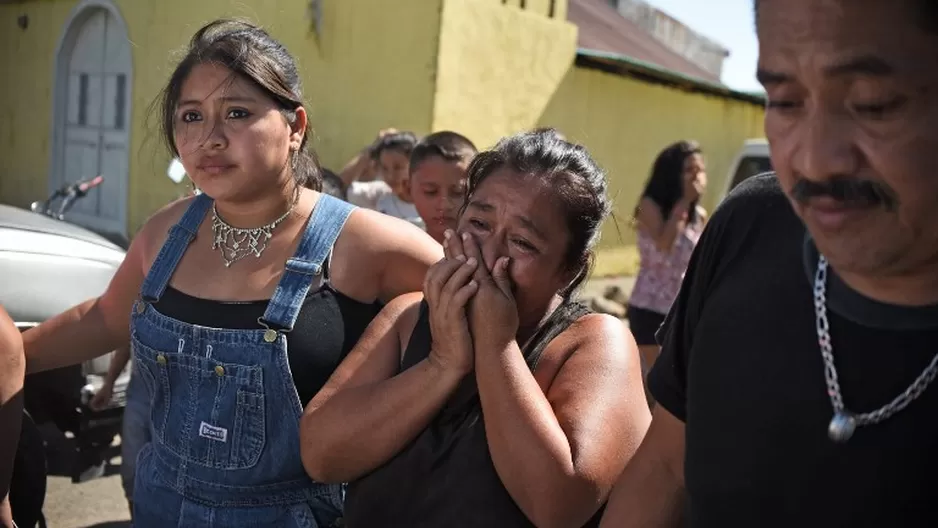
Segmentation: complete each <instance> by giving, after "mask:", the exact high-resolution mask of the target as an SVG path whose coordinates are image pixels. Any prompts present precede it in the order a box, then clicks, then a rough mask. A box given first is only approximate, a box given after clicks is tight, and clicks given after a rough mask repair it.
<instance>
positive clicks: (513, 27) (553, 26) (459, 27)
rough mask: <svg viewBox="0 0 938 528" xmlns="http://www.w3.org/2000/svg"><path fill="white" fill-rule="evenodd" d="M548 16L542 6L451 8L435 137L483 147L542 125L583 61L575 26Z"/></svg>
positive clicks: (457, 4) (468, 4)
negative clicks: (441, 133)
mask: <svg viewBox="0 0 938 528" xmlns="http://www.w3.org/2000/svg"><path fill="white" fill-rule="evenodd" d="M540 11H543V12H540ZM546 14H547V9H546V8H545V6H543V5H541V4H539V3H537V2H528V4H526V9H520V8H518V7H514V6H511V5H502V4H501V3H499V2H493V1H484V2H483V1H480V0H445V1H444V4H443V17H442V30H441V32H440V46H439V58H438V67H437V68H438V74H437V84H436V99H435V102H434V113H433V129H434V130H444V129H450V130H457V131H459V132H461V133H463V134H465V135H466V136H468V137H470V138H471V139H472V140H473V141H474V142H475V143H476V144H477V145H479V146H480V147H484V146H489V145H493V144H494V143H495V142H496V141H498V139H499V138H501V137H502V136H504V135H506V134H510V133H512V132H516V131H519V130H524V129H527V128H531V127H533V126H535V125H536V124H537V122H538V119H539V118H540V116H541V114H543V112H544V109H545V108H546V107H547V104H548V103H549V102H550V100H551V97H552V96H553V95H554V92H555V91H556V90H557V87H558V86H559V85H560V83H561V82H562V81H563V79H564V76H565V75H566V73H567V70H568V69H569V68H570V66H571V64H573V59H574V57H575V56H576V36H577V28H576V26H574V25H572V24H570V23H568V22H567V21H566V20H557V19H551V18H548V17H547V16H546Z"/></svg>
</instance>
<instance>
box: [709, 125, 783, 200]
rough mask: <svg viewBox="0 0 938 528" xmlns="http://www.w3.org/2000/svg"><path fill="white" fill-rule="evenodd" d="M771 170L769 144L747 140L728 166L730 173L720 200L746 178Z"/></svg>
mask: <svg viewBox="0 0 938 528" xmlns="http://www.w3.org/2000/svg"><path fill="white" fill-rule="evenodd" d="M771 170H772V162H771V161H770V160H769V143H768V141H766V140H765V139H747V140H746V141H745V143H743V148H742V150H740V152H739V154H737V155H736V159H734V160H733V164H732V165H730V172H729V174H728V175H727V178H726V188H725V189H723V194H722V195H721V196H720V199H721V200H722V199H723V198H725V197H726V195H727V194H729V192H730V191H732V190H733V189H734V188H735V187H736V186H737V185H739V184H740V183H742V182H743V181H745V180H746V179H747V178H750V177H752V176H755V175H756V174H762V173H763V172H769V171H771Z"/></svg>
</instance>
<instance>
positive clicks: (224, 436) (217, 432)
mask: <svg viewBox="0 0 938 528" xmlns="http://www.w3.org/2000/svg"><path fill="white" fill-rule="evenodd" d="M199 436H201V437H202V438H208V439H209V440H214V441H216V442H227V441H228V429H225V428H224V427H215V426H214V425H209V424H207V423H205V422H202V425H200V426H199Z"/></svg>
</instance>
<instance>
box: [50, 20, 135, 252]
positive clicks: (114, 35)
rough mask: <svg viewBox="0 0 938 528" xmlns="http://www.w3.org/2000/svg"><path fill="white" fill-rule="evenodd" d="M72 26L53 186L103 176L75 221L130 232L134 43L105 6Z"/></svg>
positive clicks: (72, 213) (78, 205)
mask: <svg viewBox="0 0 938 528" xmlns="http://www.w3.org/2000/svg"><path fill="white" fill-rule="evenodd" d="M75 23H76V24H78V27H75V28H70V29H69V31H74V32H76V33H75V35H76V36H75V38H74V39H67V41H70V42H73V44H72V46H71V48H70V49H68V50H65V51H66V55H67V60H68V63H67V64H68V69H67V71H68V78H67V80H66V82H67V90H66V92H65V93H66V94H67V100H66V101H65V112H64V114H65V119H64V122H60V126H61V127H63V129H64V130H63V131H62V137H63V139H64V141H63V145H62V152H61V158H60V163H59V164H58V169H59V170H57V171H56V173H57V174H54V175H52V181H51V184H52V187H53V188H59V187H61V186H62V185H64V184H68V183H73V182H76V181H79V180H84V179H88V178H93V177H95V176H97V175H99V174H100V175H102V176H104V183H102V184H101V185H100V186H98V187H97V188H96V189H94V190H92V191H91V192H89V193H88V195H87V196H86V197H84V198H82V199H80V200H79V201H77V202H76V203H75V206H74V207H73V208H72V209H71V210H70V212H69V213H68V214H67V218H68V219H69V220H71V221H73V222H76V223H79V224H83V225H86V226H88V227H91V228H92V229H95V230H98V231H107V232H113V233H119V234H124V233H125V231H126V209H127V187H128V186H127V173H128V168H129V167H128V154H129V152H128V149H129V129H130V71H131V57H130V46H129V43H128V41H127V36H126V35H125V34H124V31H123V28H122V26H121V25H119V24H118V23H117V22H116V21H115V19H114V17H113V16H112V15H111V14H110V12H109V11H107V10H106V9H93V10H92V11H91V12H90V13H89V14H88V15H87V16H85V17H81V18H79V19H78V20H76V22H75Z"/></svg>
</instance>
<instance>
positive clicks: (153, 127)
mask: <svg viewBox="0 0 938 528" xmlns="http://www.w3.org/2000/svg"><path fill="white" fill-rule="evenodd" d="M516 3H517V6H512V5H506V4H503V3H502V2H501V1H500V0H397V1H395V2H388V1H387V0H323V26H322V34H321V35H316V34H315V33H314V32H313V30H312V21H311V19H310V17H309V16H308V13H307V12H306V11H305V9H306V2H305V1H304V2H299V1H297V2H290V3H287V2H283V1H281V0H199V1H197V2H194V1H192V0H159V1H156V0H148V1H144V0H115V5H117V7H118V8H119V10H120V11H121V14H122V16H123V17H124V19H125V21H126V23H127V25H128V28H129V39H130V41H131V42H132V46H133V67H134V78H133V84H132V90H133V92H132V126H131V147H130V192H129V194H130V196H129V203H128V209H129V222H128V224H129V225H128V229H129V232H130V233H133V232H135V231H136V229H137V228H139V226H140V225H142V223H143V222H144V221H145V219H146V218H147V217H148V216H149V215H150V214H151V213H152V212H153V211H154V210H156V209H157V208H159V207H160V206H162V205H163V204H165V203H166V202H168V201H169V200H171V199H173V198H174V197H175V196H176V195H177V194H178V193H179V192H180V191H181V189H179V188H177V187H176V186H174V185H173V184H172V183H171V182H170V180H169V179H168V178H166V176H165V170H166V166H167V164H168V161H169V155H168V153H167V152H166V150H165V149H164V148H163V146H162V144H161V139H160V133H159V130H158V123H159V118H158V116H156V115H152V114H151V113H150V112H149V108H150V105H151V103H152V102H153V100H154V98H155V97H156V96H157V94H158V93H159V90H160V89H161V88H162V86H163V84H164V83H165V81H166V80H167V78H168V77H169V75H170V73H171V71H172V68H173V66H174V64H175V61H176V59H177V58H178V54H177V53H171V52H170V51H171V50H177V51H179V50H181V49H182V48H183V46H184V45H185V43H186V42H187V40H188V38H189V37H190V35H191V34H192V33H193V32H194V31H195V30H196V29H198V27H200V26H201V25H202V24H203V23H205V22H207V21H209V20H211V19H213V18H217V17H220V16H240V17H247V18H250V19H252V20H255V21H257V22H259V23H261V24H262V25H264V26H266V27H267V28H268V29H269V30H270V31H271V32H272V33H273V34H274V36H275V37H277V38H279V39H280V40H281V41H282V42H283V43H284V44H285V45H286V46H287V47H288V48H289V49H290V50H291V51H292V52H293V54H294V55H295V56H296V57H297V58H298V59H299V63H300V69H301V72H302V74H303V80H304V84H305V87H306V99H307V103H308V109H309V111H310V115H311V121H312V123H313V126H314V127H315V128H316V130H317V133H316V138H315V141H314V145H315V146H316V148H317V150H318V151H319V153H320V156H321V158H322V160H323V162H324V164H325V165H326V166H329V167H331V168H334V169H337V168H340V166H341V165H342V164H343V163H344V162H345V161H346V160H348V159H349V158H350V157H351V156H352V155H354V153H355V152H357V151H358V149H360V148H361V147H362V146H363V145H364V144H367V143H368V142H370V141H371V139H372V138H373V137H374V135H375V133H376V132H377V130H379V129H381V128H384V127H388V126H394V127H396V128H401V129H410V130H413V131H415V132H416V133H418V134H423V133H426V132H429V131H431V130H440V129H447V128H448V129H454V130H459V131H461V132H463V133H465V134H466V135H467V136H469V137H470V138H472V140H473V141H475V142H476V143H477V144H478V145H479V146H480V147H485V146H489V145H491V144H493V143H494V142H495V141H496V140H497V139H498V138H500V137H502V136H504V135H507V134H511V133H514V132H517V131H520V130H524V129H527V128H531V127H533V126H555V127H557V128H559V129H560V130H562V131H563V132H564V133H566V134H567V135H568V136H569V137H570V138H571V139H573V140H576V141H579V142H582V143H584V144H585V145H586V146H587V147H588V148H589V149H590V151H591V152H593V154H594V155H595V157H596V158H597V160H598V161H599V162H600V163H601V164H602V165H603V166H604V167H605V168H606V169H607V171H608V173H609V180H610V194H611V195H612V197H613V199H614V203H615V214H616V218H617V219H618V222H617V223H616V222H613V221H610V222H608V223H607V225H606V227H605V229H604V232H603V239H602V242H601V251H600V258H599V261H598V266H597V269H596V274H597V275H608V274H618V273H623V272H625V273H629V272H634V270H635V264H636V262H637V259H636V256H635V252H634V232H633V231H632V229H631V227H630V225H629V220H630V218H631V216H632V210H633V208H634V206H635V203H636V201H637V199H638V196H639V194H640V192H641V190H642V188H643V185H644V182H645V179H646V178H647V176H648V173H649V171H650V167H651V163H652V161H653V159H654V157H655V156H656V155H657V153H658V151H659V150H660V149H661V148H663V147H664V146H665V145H667V144H668V143H670V142H673V141H676V140H678V139H683V138H692V139H696V140H698V141H700V143H701V144H702V146H703V148H704V150H705V152H706V156H707V162H708V172H709V177H710V185H709V188H708V192H707V195H706V196H705V199H704V204H705V206H707V207H708V208H712V207H713V205H714V204H715V203H716V201H717V199H718V194H719V191H720V190H721V189H722V188H723V183H724V181H725V178H726V172H727V170H728V168H729V164H730V162H731V160H732V158H733V156H734V154H735V153H736V152H737V150H738V149H739V148H740V146H741V145H742V142H743V140H744V139H746V138H749V137H758V136H761V135H762V116H763V111H762V109H761V108H760V107H759V106H757V105H753V104H750V103H744V102H739V101H733V100H728V99H724V98H720V97H715V96H708V95H701V94H691V93H687V92H683V91H680V90H678V89H674V88H669V87H664V86H660V85H654V84H649V83H647V82H643V81H639V80H636V79H633V78H627V77H622V76H618V75H613V74H608V73H603V72H599V71H596V70H590V69H584V68H580V67H574V66H573V57H574V53H575V41H576V28H575V27H574V26H572V25H570V24H569V23H567V22H566V8H567V5H566V1H564V0H558V1H557V2H556V3H555V9H556V10H558V13H555V17H554V18H553V19H551V18H548V17H546V16H545V15H546V11H545V10H544V3H543V2H540V1H538V0H528V1H527V2H526V3H525V9H521V8H520V1H519V2H516ZM75 5H77V0H31V1H25V2H21V3H14V4H3V5H0V28H4V29H3V30H2V31H0V71H4V72H9V74H8V75H5V76H4V78H3V79H2V80H0V201H3V202H7V203H13V204H16V205H21V206H23V205H26V204H28V203H29V202H30V201H32V200H35V199H38V198H41V197H43V196H44V195H45V193H46V188H47V183H46V182H47V172H48V166H49V153H48V150H49V147H50V142H51V123H52V116H51V111H52V94H53V86H54V85H53V82H54V79H53V70H54V60H55V51H56V50H55V46H56V43H57V41H58V39H59V38H60V35H61V33H62V31H63V30H64V24H65V21H66V19H67V18H68V15H69V13H70V12H71V10H72V9H73V8H74V6H75ZM23 14H25V15H28V16H29V19H30V25H29V28H28V29H26V30H20V29H19V28H17V26H16V18H17V17H18V16H20V15H23ZM402 28H406V30H402Z"/></svg>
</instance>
